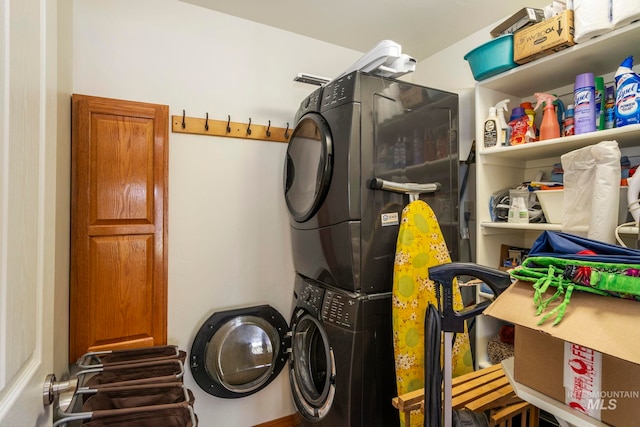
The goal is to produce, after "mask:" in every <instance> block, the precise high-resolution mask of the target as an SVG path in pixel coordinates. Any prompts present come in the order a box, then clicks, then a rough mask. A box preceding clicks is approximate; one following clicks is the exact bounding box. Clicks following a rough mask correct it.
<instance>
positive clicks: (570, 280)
mask: <svg viewBox="0 0 640 427" xmlns="http://www.w3.org/2000/svg"><path fill="white" fill-rule="evenodd" d="M510 274H511V276H512V277H514V278H516V279H519V280H524V281H528V282H533V288H534V297H533V301H534V303H535V304H536V307H537V311H536V315H540V314H542V313H544V312H545V311H546V310H547V307H548V306H549V304H550V303H552V302H554V301H557V300H559V299H560V297H561V296H563V298H562V302H560V304H559V305H557V306H556V307H555V308H553V309H552V310H551V311H549V312H548V313H546V314H545V315H544V316H543V317H542V318H541V319H540V321H539V322H538V324H539V325H540V324H542V323H544V322H545V321H546V320H547V319H548V318H549V317H551V316H553V315H555V320H554V322H553V324H554V325H557V324H558V323H560V321H561V320H562V318H563V317H564V315H565V312H566V310H567V308H568V306H569V302H570V299H571V294H572V292H573V291H574V290H579V291H584V292H591V293H594V294H597V295H603V296H615V297H618V298H626V299H634V300H638V301H640V265H638V264H612V263H603V262H589V261H579V260H573V259H564V258H554V257H529V258H527V259H525V260H524V261H523V263H522V265H521V266H520V267H518V268H516V269H514V270H511V271H510ZM550 287H555V288H556V291H555V293H554V294H553V295H551V296H550V297H548V298H544V293H545V292H546V291H547V290H549V288H550Z"/></svg>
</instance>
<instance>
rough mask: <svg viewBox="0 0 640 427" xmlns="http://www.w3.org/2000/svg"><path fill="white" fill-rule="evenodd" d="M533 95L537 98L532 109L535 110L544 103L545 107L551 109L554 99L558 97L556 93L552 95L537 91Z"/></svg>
mask: <svg viewBox="0 0 640 427" xmlns="http://www.w3.org/2000/svg"><path fill="white" fill-rule="evenodd" d="M534 96H535V97H536V100H537V101H536V106H535V107H534V108H533V109H534V110H537V109H538V107H539V106H540V105H542V104H544V108H545V109H552V108H553V103H554V101H555V100H557V99H558V97H557V96H556V95H552V94H550V93H541V92H537V93H535V94H534Z"/></svg>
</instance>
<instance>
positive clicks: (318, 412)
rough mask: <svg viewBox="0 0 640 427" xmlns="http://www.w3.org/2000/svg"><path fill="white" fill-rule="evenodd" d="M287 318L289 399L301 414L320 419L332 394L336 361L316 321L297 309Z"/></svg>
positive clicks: (328, 404) (329, 405)
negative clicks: (289, 325)
mask: <svg viewBox="0 0 640 427" xmlns="http://www.w3.org/2000/svg"><path fill="white" fill-rule="evenodd" d="M299 312H300V313H299V314H300V316H299V317H296V316H294V319H293V320H292V321H291V332H292V337H291V362H290V364H289V380H290V382H291V390H292V393H293V400H294V402H295V405H296V407H297V408H298V411H299V412H300V414H302V416H303V417H304V418H305V419H307V420H310V421H319V420H321V419H323V418H324V417H325V416H326V415H327V413H328V412H329V409H330V408H331V405H332V404H333V400H334V398H335V394H336V385H335V377H336V364H335V359H334V356H333V350H332V348H331V346H330V345H329V340H328V337H327V333H326V331H325V329H324V327H323V326H322V324H321V323H320V321H319V320H318V319H317V318H315V317H313V316H311V315H310V314H308V313H305V312H304V310H300V311H299Z"/></svg>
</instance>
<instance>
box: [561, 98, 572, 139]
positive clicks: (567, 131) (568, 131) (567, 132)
mask: <svg viewBox="0 0 640 427" xmlns="http://www.w3.org/2000/svg"><path fill="white" fill-rule="evenodd" d="M573 124H574V121H573V104H569V105H568V106H567V111H566V112H565V115H564V123H563V125H562V129H563V131H562V136H571V135H573Z"/></svg>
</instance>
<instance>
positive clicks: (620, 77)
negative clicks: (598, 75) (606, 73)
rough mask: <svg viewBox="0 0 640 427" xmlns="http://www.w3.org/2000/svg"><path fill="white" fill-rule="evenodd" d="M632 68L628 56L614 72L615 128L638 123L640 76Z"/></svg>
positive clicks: (639, 114)
mask: <svg viewBox="0 0 640 427" xmlns="http://www.w3.org/2000/svg"><path fill="white" fill-rule="evenodd" d="M632 67H633V56H629V57H628V58H626V59H625V60H624V61H622V64H620V67H619V68H618V71H616V75H615V80H616V106H615V115H616V127H622V126H626V125H631V124H637V123H640V107H639V106H638V103H640V76H638V75H637V74H636V73H634V72H633V70H632Z"/></svg>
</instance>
